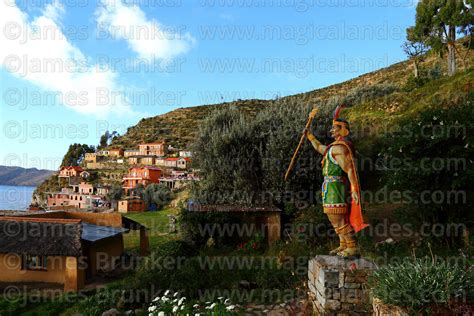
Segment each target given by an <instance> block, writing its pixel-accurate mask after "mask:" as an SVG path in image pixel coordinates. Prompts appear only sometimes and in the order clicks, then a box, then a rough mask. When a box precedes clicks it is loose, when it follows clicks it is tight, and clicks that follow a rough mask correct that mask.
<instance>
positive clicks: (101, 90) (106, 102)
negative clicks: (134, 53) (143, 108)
mask: <svg viewBox="0 0 474 316" xmlns="http://www.w3.org/2000/svg"><path fill="white" fill-rule="evenodd" d="M64 12H65V11H64V7H63V6H62V5H61V4H60V3H59V1H57V0H56V1H55V2H53V3H52V4H49V5H47V6H46V7H45V8H44V10H43V12H42V14H41V15H40V16H38V17H36V18H34V19H33V20H32V21H28V16H27V14H25V13H24V12H23V11H21V10H20V9H19V8H18V7H17V6H16V5H14V3H9V1H1V4H0V21H1V23H0V26H1V30H2V32H1V34H0V46H1V50H0V62H1V64H0V67H2V68H4V69H5V70H6V71H8V72H10V73H11V74H13V75H14V76H17V77H20V78H22V79H24V80H27V81H28V82H30V83H32V84H34V85H36V86H38V87H40V88H41V89H42V90H44V91H47V92H53V93H54V94H55V95H56V96H57V97H58V98H59V102H60V103H61V104H64V105H65V106H67V107H69V108H71V109H73V110H75V111H78V112H80V113H84V114H91V115H96V116H99V117H105V116H107V115H108V114H111V113H115V114H130V113H132V111H131V109H130V106H129V104H128V102H127V100H126V98H125V97H123V94H122V93H121V92H120V86H119V85H118V84H117V76H116V74H115V73H113V72H112V71H110V70H109V69H104V68H103V67H101V66H100V65H96V64H90V63H89V62H88V61H87V58H86V56H84V54H83V53H82V52H81V51H80V50H79V49H78V48H77V47H75V46H74V45H73V44H72V43H71V42H70V41H69V40H68V39H67V37H66V36H65V35H64V34H63V32H62V31H61V28H60V26H59V24H60V19H61V16H62V15H64ZM111 94H114V95H115V98H113V99H112V98H110V95H111ZM107 96H109V98H106V97H107Z"/></svg>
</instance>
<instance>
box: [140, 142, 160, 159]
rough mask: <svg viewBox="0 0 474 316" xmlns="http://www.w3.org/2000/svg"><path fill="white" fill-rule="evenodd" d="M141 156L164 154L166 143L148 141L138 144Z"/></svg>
mask: <svg viewBox="0 0 474 316" xmlns="http://www.w3.org/2000/svg"><path fill="white" fill-rule="evenodd" d="M138 151H139V152H140V154H139V155H140V156H159V157H161V156H164V155H165V144H164V143H163V142H157V143H148V144H140V145H138Z"/></svg>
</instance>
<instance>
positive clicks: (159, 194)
mask: <svg viewBox="0 0 474 316" xmlns="http://www.w3.org/2000/svg"><path fill="white" fill-rule="evenodd" d="M171 198H172V194H171V190H170V188H168V187H167V186H166V185H165V184H150V185H148V186H147V187H146V188H145V190H144V192H143V199H144V201H145V203H146V205H148V206H149V207H152V208H154V207H156V209H162V208H163V207H164V206H165V205H168V203H169V202H170V201H171Z"/></svg>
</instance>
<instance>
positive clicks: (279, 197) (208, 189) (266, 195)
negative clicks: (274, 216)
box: [192, 101, 329, 206]
mask: <svg viewBox="0 0 474 316" xmlns="http://www.w3.org/2000/svg"><path fill="white" fill-rule="evenodd" d="M310 109H311V106H309V105H305V106H303V105H301V104H296V102H295V101H284V102H281V103H278V104H274V105H272V106H269V107H268V108H267V109H265V110H263V111H261V112H259V113H258V114H257V115H256V116H255V117H253V118H250V117H247V116H246V115H245V114H243V113H242V112H241V111H240V110H239V109H238V108H236V107H224V108H218V109H216V110H215V111H214V112H213V113H211V115H209V117H207V118H206V119H205V120H204V122H203V124H201V129H200V131H199V134H198V137H197V141H196V143H195V144H194V145H193V151H194V153H195V156H194V160H195V163H196V166H197V168H199V170H200V172H201V181H199V182H198V183H196V184H195V185H194V186H193V188H192V193H193V197H194V198H195V199H197V200H199V201H201V202H203V203H212V204H226V203H233V204H243V205H252V204H269V203H275V204H278V205H280V206H282V205H283V204H285V203H296V202H297V201H305V202H313V201H314V199H315V191H316V190H318V189H319V185H317V183H319V182H318V181H316V179H317V178H318V177H320V172H317V171H316V170H315V169H316V168H317V165H318V163H319V161H320V160H319V159H320V157H318V156H317V155H315V153H314V149H313V148H312V147H311V145H310V144H309V142H306V143H305V146H303V148H302V150H301V152H300V157H299V159H298V163H297V165H296V166H295V169H294V172H293V173H292V176H291V177H290V179H289V181H288V182H285V181H284V179H283V176H284V174H285V171H286V168H287V167H288V164H289V162H290V159H291V156H292V153H293V151H294V149H295V147H296V145H297V144H298V141H299V138H300V136H301V132H302V129H303V127H304V125H305V121H306V119H307V116H308V113H309V112H310ZM328 116H329V115H327V114H325V115H323V117H324V120H325V121H324V120H320V123H321V124H317V125H316V126H317V127H318V128H320V129H321V130H320V132H319V133H318V135H319V136H320V137H321V135H326V133H327V124H328V123H329V120H328V119H327V118H326V117H328ZM323 130H324V132H323Z"/></svg>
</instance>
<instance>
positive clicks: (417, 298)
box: [369, 258, 474, 313]
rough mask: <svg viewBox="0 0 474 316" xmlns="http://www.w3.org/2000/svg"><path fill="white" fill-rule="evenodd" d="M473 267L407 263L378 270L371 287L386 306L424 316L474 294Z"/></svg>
mask: <svg viewBox="0 0 474 316" xmlns="http://www.w3.org/2000/svg"><path fill="white" fill-rule="evenodd" d="M473 272H474V271H473V269H472V266H471V267H470V268H468V269H466V267H463V266H461V265H458V264H453V263H450V262H448V261H441V262H436V261H434V260H432V259H428V258H423V259H415V260H405V261H404V262H402V263H399V264H392V265H388V266H385V267H381V268H379V269H378V270H376V271H375V272H374V273H373V275H372V276H371V278H370V279H369V283H370V286H371V289H372V292H373V295H374V296H375V297H377V298H379V299H380V300H382V302H384V303H385V304H390V305H395V306H399V307H403V308H406V309H408V311H409V312H411V313H421V312H422V311H423V310H425V309H427V308H429V307H430V306H431V305H433V304H440V305H447V304H448V303H450V302H451V301H452V300H459V301H461V300H464V299H465V298H466V296H467V295H468V294H470V295H472V293H474V278H473V276H474V275H473Z"/></svg>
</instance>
